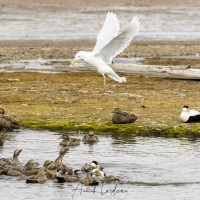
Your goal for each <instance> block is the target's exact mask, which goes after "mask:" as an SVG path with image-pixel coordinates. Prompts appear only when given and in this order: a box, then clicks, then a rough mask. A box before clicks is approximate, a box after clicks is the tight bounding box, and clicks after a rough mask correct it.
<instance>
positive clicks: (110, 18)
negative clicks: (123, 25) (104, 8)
mask: <svg viewBox="0 0 200 200" xmlns="http://www.w3.org/2000/svg"><path fill="white" fill-rule="evenodd" d="M118 33H119V22H118V20H117V16H116V14H113V13H112V12H108V14H107V16H106V19H105V22H104V25H103V27H102V29H101V31H100V32H99V34H98V36H97V42H96V45H95V47H94V49H93V52H94V53H98V52H99V50H100V49H102V48H103V47H104V46H105V45H107V44H108V43H109V42H110V41H111V40H112V39H113V38H114V37H116V36H117V34H118Z"/></svg>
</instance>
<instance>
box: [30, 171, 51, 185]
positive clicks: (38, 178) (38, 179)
mask: <svg viewBox="0 0 200 200" xmlns="http://www.w3.org/2000/svg"><path fill="white" fill-rule="evenodd" d="M45 173H46V172H45V170H44V169H43V168H40V169H39V171H38V173H37V175H33V176H30V177H28V178H27V179H26V183H44V182H46V181H47V180H48V179H47V177H46V175H45Z"/></svg>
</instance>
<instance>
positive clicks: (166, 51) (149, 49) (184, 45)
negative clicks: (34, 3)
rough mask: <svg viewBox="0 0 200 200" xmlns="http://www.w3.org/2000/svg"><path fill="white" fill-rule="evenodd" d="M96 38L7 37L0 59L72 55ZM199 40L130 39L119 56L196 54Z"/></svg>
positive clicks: (199, 49)
mask: <svg viewBox="0 0 200 200" xmlns="http://www.w3.org/2000/svg"><path fill="white" fill-rule="evenodd" d="M94 45H95V40H56V41H49V40H19V41H18V40H9V41H6V40H5V41H4V40H2V41H0V61H3V60H29V59H38V58H43V59H72V58H74V56H75V54H76V53H77V51H79V50H86V51H91V50H92V49H93V47H94ZM199 53H200V42H199V41H192V42H189V41H188V42H183V41H176V42H173V41H133V42H132V43H131V45H130V46H129V47H128V48H127V49H125V51H124V52H122V53H121V54H120V55H119V56H118V57H122V58H134V57H144V58H149V57H160V56H179V55H197V56H198V55H199Z"/></svg>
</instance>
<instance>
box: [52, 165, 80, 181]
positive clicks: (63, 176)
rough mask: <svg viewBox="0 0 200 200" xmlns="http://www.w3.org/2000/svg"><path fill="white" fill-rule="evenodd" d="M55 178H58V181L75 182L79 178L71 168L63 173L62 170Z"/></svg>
mask: <svg viewBox="0 0 200 200" xmlns="http://www.w3.org/2000/svg"><path fill="white" fill-rule="evenodd" d="M55 178H56V179H57V180H58V182H59V183H64V182H76V181H78V180H79V178H78V176H77V175H76V174H74V171H73V169H71V168H70V169H69V170H68V172H67V173H65V174H63V171H62V172H61V173H59V175H57V176H56V177H55Z"/></svg>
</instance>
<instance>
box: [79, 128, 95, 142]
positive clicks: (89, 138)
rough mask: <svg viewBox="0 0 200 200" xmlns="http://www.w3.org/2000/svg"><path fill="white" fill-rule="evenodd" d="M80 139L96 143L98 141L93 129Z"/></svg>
mask: <svg viewBox="0 0 200 200" xmlns="http://www.w3.org/2000/svg"><path fill="white" fill-rule="evenodd" d="M82 141H83V142H84V143H96V142H98V141H99V138H98V137H97V136H96V135H95V134H94V132H93V131H91V132H89V133H88V134H86V135H84V137H83V139H82Z"/></svg>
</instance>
